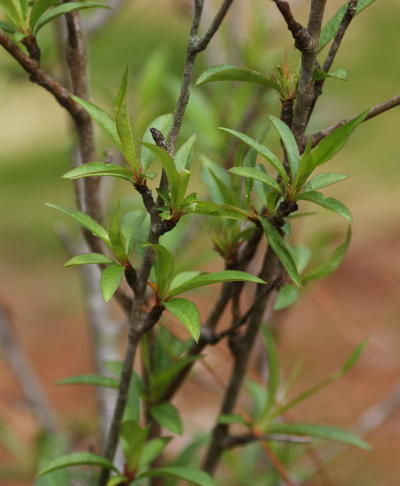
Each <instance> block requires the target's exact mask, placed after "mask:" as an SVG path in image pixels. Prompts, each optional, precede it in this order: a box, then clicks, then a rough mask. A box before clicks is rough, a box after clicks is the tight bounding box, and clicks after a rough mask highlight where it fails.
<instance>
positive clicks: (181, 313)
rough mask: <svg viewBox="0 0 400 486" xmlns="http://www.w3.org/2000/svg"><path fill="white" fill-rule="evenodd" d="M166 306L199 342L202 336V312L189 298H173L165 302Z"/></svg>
mask: <svg viewBox="0 0 400 486" xmlns="http://www.w3.org/2000/svg"><path fill="white" fill-rule="evenodd" d="M164 306H165V308H166V309H167V310H168V311H169V312H171V314H174V316H176V317H177V318H178V320H179V321H180V322H182V324H183V325H184V326H185V327H186V329H187V330H188V331H189V332H190V334H191V336H192V337H193V339H194V340H195V341H196V342H197V341H198V340H199V337H200V329H201V324H200V314H199V311H198V310H197V307H196V306H195V305H194V304H193V302H190V300H187V299H172V300H168V301H166V302H164Z"/></svg>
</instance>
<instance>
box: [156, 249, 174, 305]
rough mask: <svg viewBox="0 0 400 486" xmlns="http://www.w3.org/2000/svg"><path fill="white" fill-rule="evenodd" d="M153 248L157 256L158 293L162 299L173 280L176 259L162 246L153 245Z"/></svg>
mask: <svg viewBox="0 0 400 486" xmlns="http://www.w3.org/2000/svg"><path fill="white" fill-rule="evenodd" d="M151 247H152V248H153V250H154V252H155V253H156V255H157V257H156V261H155V264H154V273H155V277H156V281H157V286H158V293H159V296H160V297H164V294H165V293H166V291H167V290H168V287H169V284H170V281H171V279H172V272H173V270H174V257H173V255H172V253H171V252H170V251H169V250H167V248H165V247H164V246H162V245H151Z"/></svg>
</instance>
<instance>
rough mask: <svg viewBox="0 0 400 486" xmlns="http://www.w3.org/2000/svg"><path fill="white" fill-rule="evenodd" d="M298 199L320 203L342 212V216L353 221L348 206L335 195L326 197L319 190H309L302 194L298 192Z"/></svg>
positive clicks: (331, 209) (324, 206)
mask: <svg viewBox="0 0 400 486" xmlns="http://www.w3.org/2000/svg"><path fill="white" fill-rule="evenodd" d="M296 199H298V200H303V201H310V202H312V203H314V204H318V205H319V206H322V207H323V208H326V209H329V210H330V211H333V212H335V213H337V214H340V216H343V217H344V218H345V219H347V220H348V221H350V222H351V221H353V218H352V216H351V213H350V211H349V210H348V209H347V208H346V206H345V205H344V204H343V203H341V202H340V201H338V200H337V199H334V198H333V197H326V196H324V195H323V194H321V193H320V192H317V191H308V192H303V193H301V194H298V195H297V196H296Z"/></svg>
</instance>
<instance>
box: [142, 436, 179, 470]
mask: <svg viewBox="0 0 400 486" xmlns="http://www.w3.org/2000/svg"><path fill="white" fill-rule="evenodd" d="M171 439H172V437H157V438H156V439H152V440H150V441H149V442H147V443H146V444H145V445H144V447H143V450H142V453H141V455H140V459H139V464H138V466H139V468H142V467H146V466H147V465H148V464H150V463H151V462H153V461H154V459H157V457H158V456H159V455H160V454H161V453H162V451H163V450H164V449H165V448H166V447H167V445H168V444H169V443H170V442H171Z"/></svg>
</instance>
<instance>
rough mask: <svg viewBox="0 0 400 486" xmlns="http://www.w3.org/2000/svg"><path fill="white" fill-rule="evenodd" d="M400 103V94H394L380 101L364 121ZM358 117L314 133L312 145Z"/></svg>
mask: <svg viewBox="0 0 400 486" xmlns="http://www.w3.org/2000/svg"><path fill="white" fill-rule="evenodd" d="M399 105H400V94H398V95H396V96H393V98H390V99H389V100H387V101H384V102H383V103H380V104H379V105H376V106H374V107H373V108H371V109H370V110H369V113H368V115H367V116H366V118H365V120H364V122H366V121H367V120H371V118H374V117H375V116H378V115H381V114H382V113H385V112H386V111H389V110H391V109H392V108H396V106H399ZM355 118H356V117H353V118H351V119H350V120H341V121H340V122H339V123H336V125H331V126H330V127H328V128H325V129H324V130H321V131H320V132H317V133H314V135H312V136H311V141H312V146H313V147H315V146H316V145H318V143H319V142H320V141H321V140H322V139H323V138H325V137H327V136H328V135H329V134H331V133H332V132H333V131H335V130H336V129H337V128H340V127H342V126H343V125H345V124H346V123H347V122H348V121H352V120H354V119H355Z"/></svg>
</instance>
